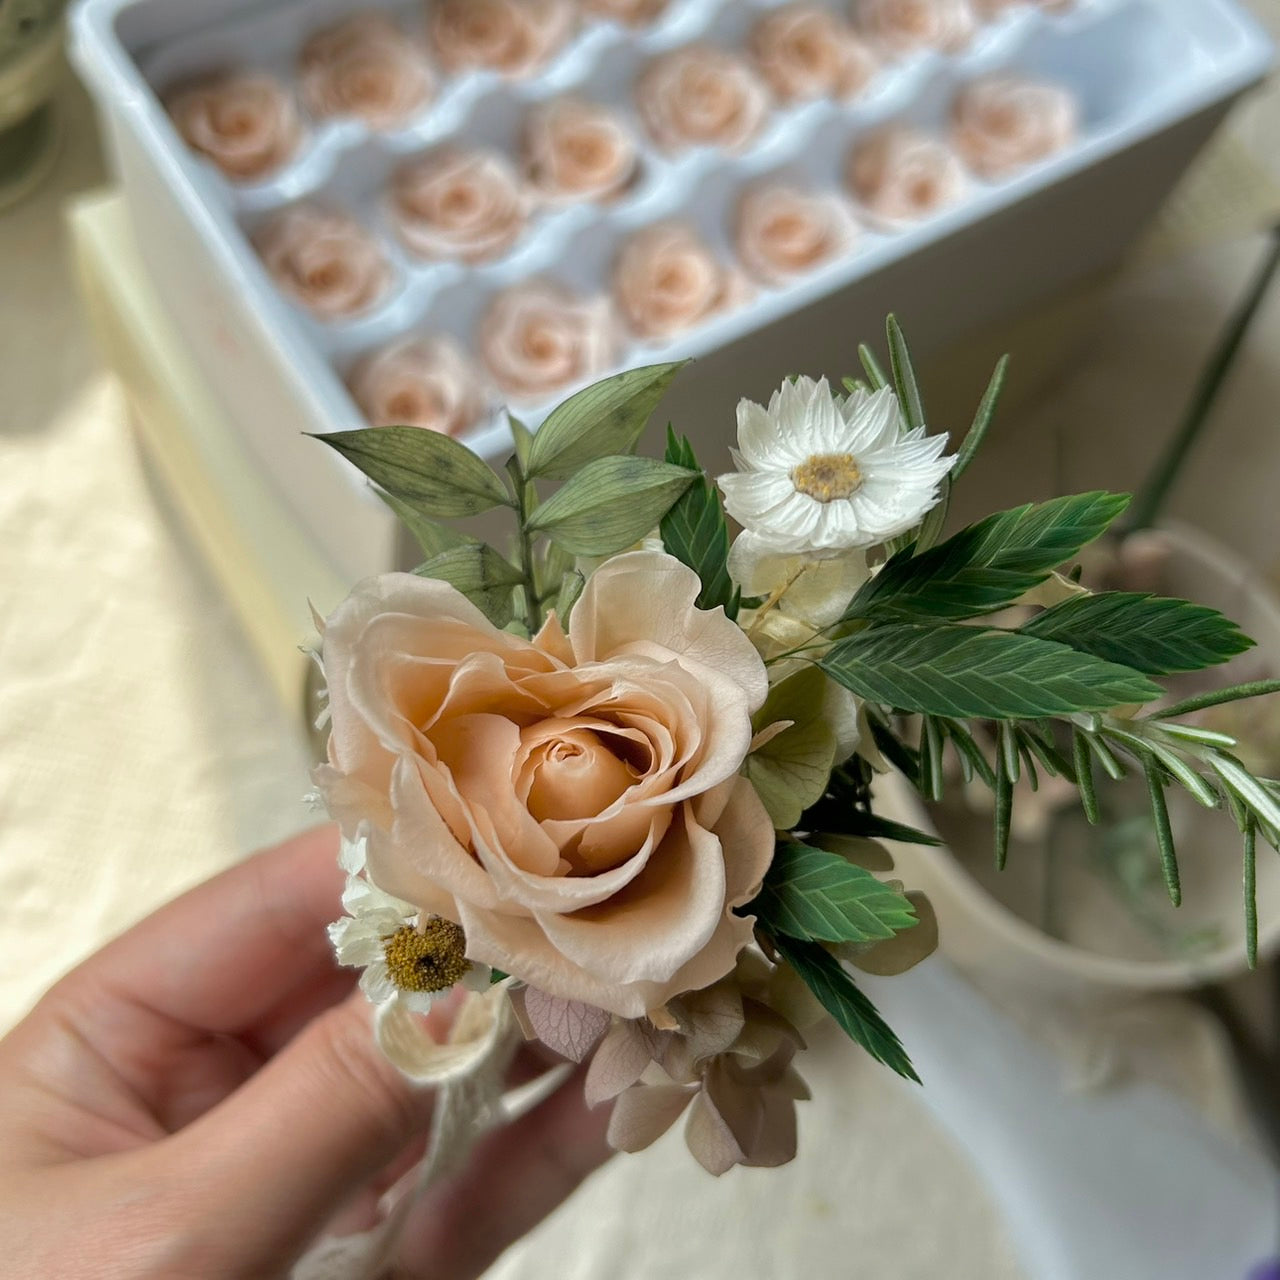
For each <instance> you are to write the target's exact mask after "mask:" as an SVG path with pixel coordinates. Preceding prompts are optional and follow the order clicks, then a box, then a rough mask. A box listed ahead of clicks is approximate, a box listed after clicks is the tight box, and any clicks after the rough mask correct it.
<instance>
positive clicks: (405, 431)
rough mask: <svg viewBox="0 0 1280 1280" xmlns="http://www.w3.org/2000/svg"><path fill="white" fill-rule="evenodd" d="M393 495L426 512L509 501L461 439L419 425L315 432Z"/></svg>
mask: <svg viewBox="0 0 1280 1280" xmlns="http://www.w3.org/2000/svg"><path fill="white" fill-rule="evenodd" d="M313 438H314V439H316V440H322V441H324V443H325V444H327V445H328V446H329V447H330V448H331V449H336V450H337V451H338V452H339V453H340V454H342V456H343V457H344V458H346V459H347V460H348V461H349V462H351V463H353V464H354V465H355V466H357V467H359V469H360V470H361V471H363V472H364V474H365V475H367V476H368V477H369V479H370V480H372V481H373V482H374V484H377V485H381V486H382V488H384V489H385V490H386V491H387V492H388V493H389V494H390V495H391V496H392V497H393V498H399V499H400V501H401V502H403V503H405V504H407V505H408V506H410V507H412V508H413V509H414V510H415V511H417V512H419V514H421V515H423V516H427V517H430V518H436V517H444V518H449V517H453V516H473V515H476V514H478V513H479V512H481V511H488V510H490V509H491V508H493V507H498V506H510V505H511V497H510V495H509V494H508V493H507V490H506V487H505V486H504V485H503V483H502V481H501V480H500V479H499V478H498V476H497V475H496V473H495V472H494V471H493V469H492V468H491V467H490V466H488V464H487V463H484V462H482V461H481V460H480V459H479V458H477V457H476V455H475V454H474V453H472V452H471V450H470V449H468V448H467V447H466V445H462V444H459V443H458V442H457V441H456V440H451V439H450V438H449V437H448V436H446V435H442V434H441V433H440V432H438V431H424V430H423V429H422V428H421V427H364V428H362V429H361V430H359V431H334V432H330V433H329V434H328V435H322V436H315V437H313Z"/></svg>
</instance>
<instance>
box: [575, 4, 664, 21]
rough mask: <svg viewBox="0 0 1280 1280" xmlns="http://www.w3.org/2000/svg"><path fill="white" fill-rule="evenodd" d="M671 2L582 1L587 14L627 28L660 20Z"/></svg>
mask: <svg viewBox="0 0 1280 1280" xmlns="http://www.w3.org/2000/svg"><path fill="white" fill-rule="evenodd" d="M670 2H671V0H582V8H583V9H584V10H585V12H587V13H589V14H591V15H592V16H593V17H596V18H611V19H612V20H613V21H614V22H621V23H622V24H623V25H624V26H627V27H644V26H647V25H648V24H649V23H651V22H653V21H655V20H656V19H657V18H660V17H661V16H662V15H663V14H664V13H665V12H666V11H667V6H668V5H669V4H670Z"/></svg>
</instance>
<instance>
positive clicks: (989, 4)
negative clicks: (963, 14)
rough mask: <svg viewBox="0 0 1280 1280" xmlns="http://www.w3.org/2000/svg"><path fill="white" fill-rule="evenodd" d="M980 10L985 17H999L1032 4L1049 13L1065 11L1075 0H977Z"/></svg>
mask: <svg viewBox="0 0 1280 1280" xmlns="http://www.w3.org/2000/svg"><path fill="white" fill-rule="evenodd" d="M977 4H978V12H979V13H981V14H982V16H983V17H984V18H998V17H999V16H1000V15H1001V14H1002V13H1007V12H1008V11H1009V10H1010V9H1020V8H1025V7H1027V6H1030V7H1031V8H1033V9H1044V10H1045V11H1046V12H1047V13H1065V12H1066V11H1067V10H1068V9H1070V8H1071V7H1072V6H1073V5H1074V4H1075V0H977Z"/></svg>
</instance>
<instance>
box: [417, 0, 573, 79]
mask: <svg viewBox="0 0 1280 1280" xmlns="http://www.w3.org/2000/svg"><path fill="white" fill-rule="evenodd" d="M576 19H577V13H576V10H575V8H574V5H573V3H572V0H432V5H431V20H430V29H431V41H432V44H433V45H434V47H435V51H436V56H437V57H438V58H439V59H440V62H441V64H442V65H443V66H445V67H446V68H447V69H448V70H450V71H467V70H472V69H476V70H488V71H497V72H498V73H500V74H501V75H504V76H511V77H518V76H525V75H529V74H530V73H531V72H533V71H536V70H537V69H538V67H540V66H541V65H542V64H543V63H544V62H546V61H547V60H548V59H549V58H550V57H551V56H552V55H553V54H554V53H555V52H556V51H557V50H558V49H559V48H560V47H561V46H562V45H563V44H564V42H565V41H566V40H567V39H568V38H569V36H570V34H571V33H572V31H573V27H574V23H575V21H576Z"/></svg>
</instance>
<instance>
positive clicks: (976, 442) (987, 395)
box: [951, 356, 1009, 481]
mask: <svg viewBox="0 0 1280 1280" xmlns="http://www.w3.org/2000/svg"><path fill="white" fill-rule="evenodd" d="M1008 371H1009V357H1008V356H1001V357H1000V359H999V360H997V361H996V367H995V372H994V373H992V375H991V381H990V382H989V383H987V389H986V391H984V392H983V395H982V399H981V400H980V401H979V402H978V411H977V413H975V414H974V415H973V425H972V426H971V427H970V428H969V431H968V434H966V436H965V438H964V441H963V443H962V444H961V445H960V448H959V450H958V451H957V453H956V461H955V465H954V466H953V467H952V468H951V479H952V480H953V481H955V480H959V479H960V477H961V476H962V475H963V474H964V473H965V472H966V471H967V470H968V469H969V464H970V463H971V462H972V461H973V459H974V457H975V455H976V454H977V452H978V450H979V449H980V448H982V442H983V440H985V439H986V437H987V429H988V428H989V427H990V426H991V420H992V419H993V418H994V417H995V415H996V405H997V404H999V402H1000V393H1001V392H1002V391H1003V390H1004V380H1005V375H1006V374H1007V373H1008Z"/></svg>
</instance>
